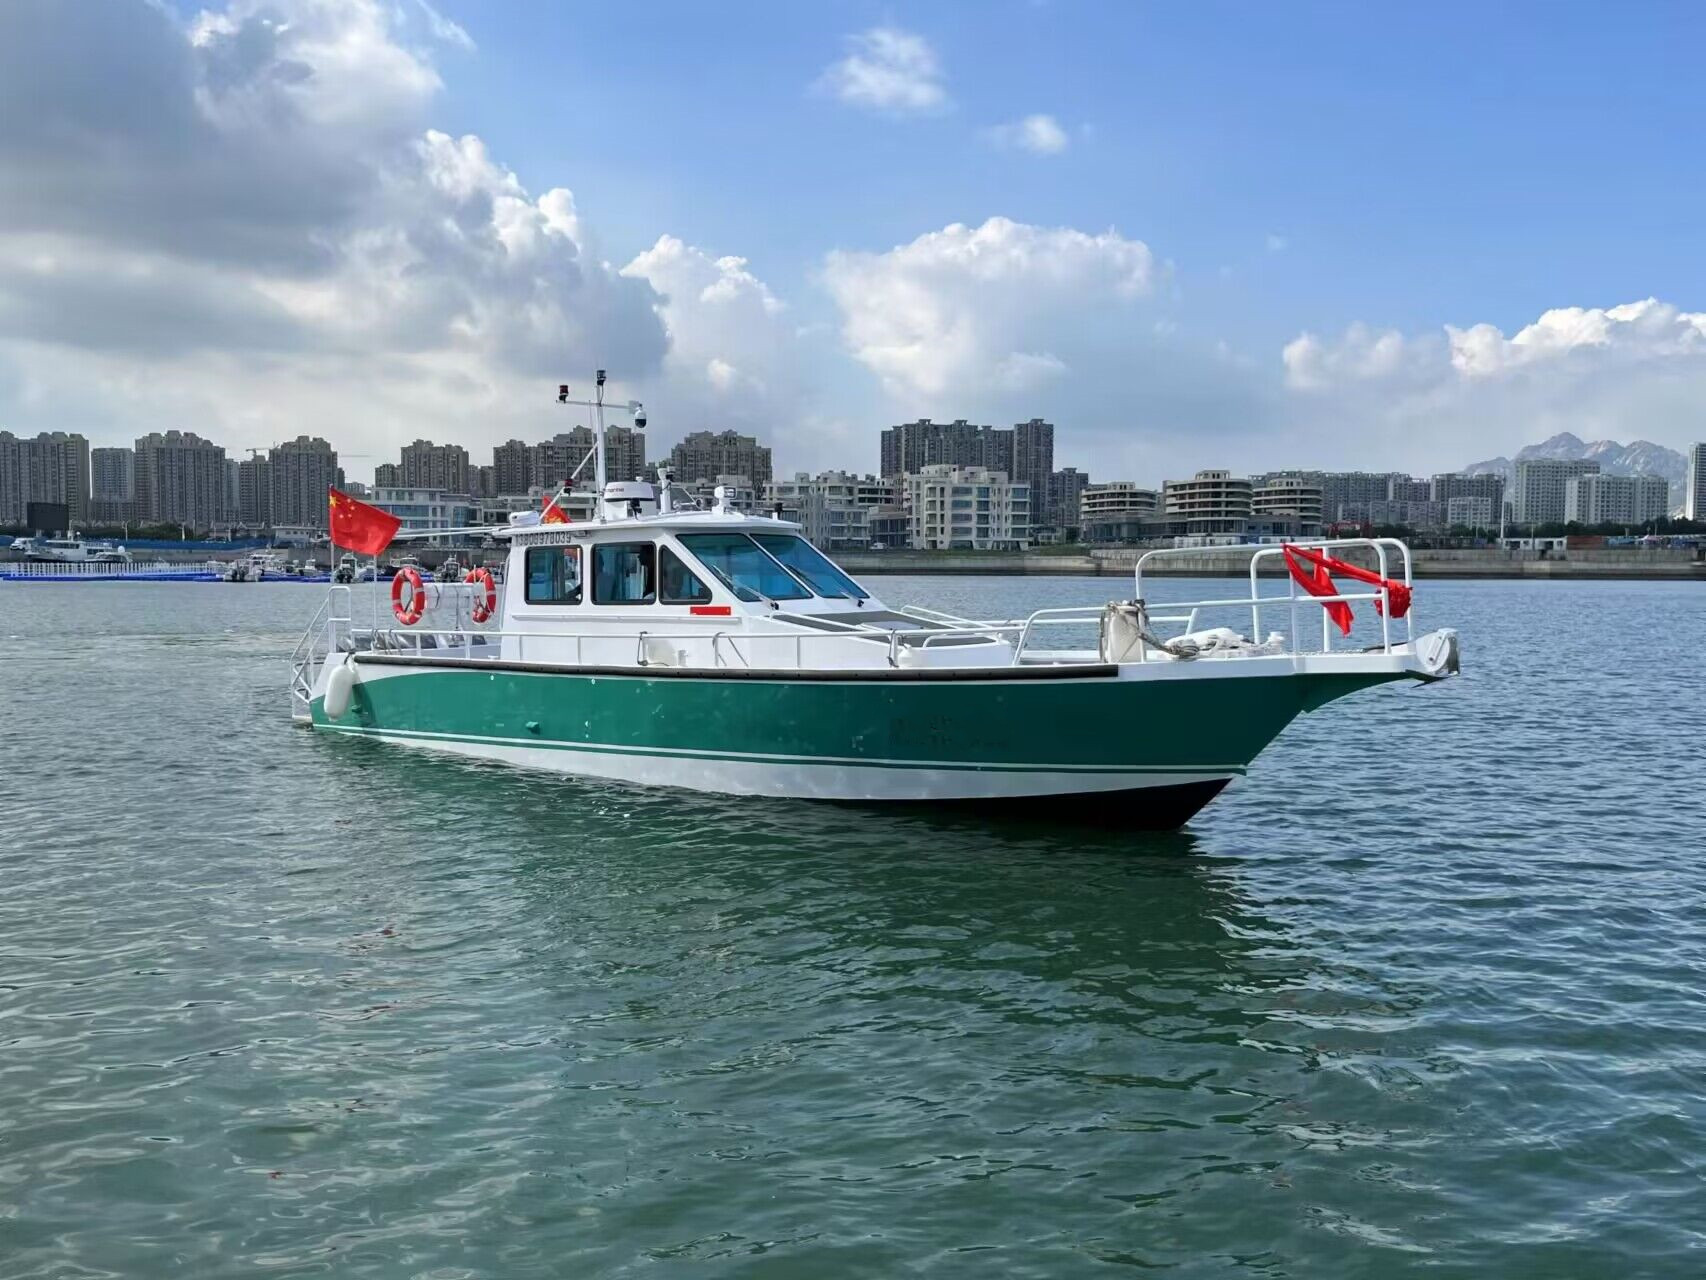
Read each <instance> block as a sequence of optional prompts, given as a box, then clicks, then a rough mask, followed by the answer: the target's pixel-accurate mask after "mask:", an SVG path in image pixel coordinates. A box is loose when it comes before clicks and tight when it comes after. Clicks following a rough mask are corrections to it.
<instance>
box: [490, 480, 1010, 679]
mask: <svg viewBox="0 0 1706 1280" xmlns="http://www.w3.org/2000/svg"><path fill="white" fill-rule="evenodd" d="M602 507H603V510H602V513H601V514H602V517H603V518H602V519H599V520H596V521H592V522H588V523H584V524H571V523H558V524H538V523H529V524H517V525H514V526H512V527H510V528H508V529H505V530H503V531H501V532H500V533H499V535H498V536H499V537H500V538H507V539H508V541H509V543H510V552H509V557H508V563H507V566H506V571H505V574H504V582H505V587H504V599H503V603H502V607H501V618H502V621H501V625H500V627H499V635H500V645H499V647H500V656H501V657H503V658H504V659H506V660H509V661H522V662H527V661H534V662H541V663H553V664H555V663H568V664H572V665H576V666H635V665H639V666H660V667H708V668H716V667H750V668H753V669H777V668H781V669H798V668H813V667H824V668H845V667H848V666H853V667H886V666H891V665H902V666H914V665H926V664H930V665H934V663H933V662H932V659H934V658H935V657H937V656H938V654H939V655H940V657H941V658H942V659H944V660H946V659H947V658H948V657H949V652H948V651H949V649H950V648H952V649H953V651H954V652H953V654H952V658H953V662H952V665H956V666H965V665H977V666H981V665H986V664H987V665H1006V664H1008V663H1010V662H1011V661H1012V647H1011V645H1010V644H1008V643H1007V642H1006V641H1004V640H1001V639H999V638H994V637H989V636H976V637H966V636H963V635H947V634H943V635H940V636H937V637H935V638H934V643H930V644H926V643H924V642H923V641H922V640H921V638H920V635H919V633H920V632H921V631H930V630H936V631H947V630H949V629H948V628H944V627H940V626H933V624H930V623H928V622H925V621H923V620H921V619H920V618H918V617H916V616H907V615H905V614H901V613H897V612H895V611H892V610H890V609H888V608H886V607H885V606H884V605H883V603H882V602H881V601H880V600H878V599H876V597H874V596H873V595H872V594H871V592H869V591H868V590H866V589H865V588H864V587H863V586H861V585H860V584H859V583H858V582H857V581H855V580H854V579H853V578H852V577H850V576H849V575H848V574H846V573H845V572H843V571H842V570H841V569H840V568H839V567H838V566H836V565H835V564H834V562H832V561H831V560H830V559H829V558H828V557H827V556H825V555H824V554H823V553H822V552H820V551H818V550H817V548H815V547H814V546H812V544H811V543H810V542H808V541H806V539H805V538H804V537H803V536H802V535H801V533H800V526H799V525H798V524H795V523H793V522H791V521H787V520H782V519H780V518H775V517H769V516H755V515H750V514H747V513H744V512H741V511H738V510H736V509H734V508H733V507H732V506H731V505H730V504H729V503H728V502H727V500H726V497H722V496H720V497H719V500H718V501H717V503H716V505H715V506H714V507H712V508H711V509H710V510H696V509H680V508H676V507H675V506H674V505H673V504H672V502H671V501H670V493H669V489H668V487H667V486H666V487H665V488H664V489H663V491H662V492H661V493H660V492H659V491H658V490H657V489H656V488H654V486H652V485H650V484H646V483H643V482H638V481H618V482H613V483H611V484H609V485H607V486H606V489H605V494H604V501H603V504H602ZM901 632H904V633H906V635H905V637H904V638H902V639H900V640H898V641H897V639H896V636H897V633H901ZM927 650H936V651H937V652H935V653H931V652H927ZM944 664H945V663H944Z"/></svg>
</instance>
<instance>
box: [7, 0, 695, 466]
mask: <svg viewBox="0 0 1706 1280" xmlns="http://www.w3.org/2000/svg"><path fill="white" fill-rule="evenodd" d="M422 12H429V11H428V10H426V9H425V7H424V6H423V8H422ZM102 13H103V16H102V19H101V20H100V21H89V20H86V19H85V18H84V17H83V16H81V14H82V11H81V10H80V9H78V8H77V7H76V6H65V5H60V4H56V3H53V2H52V0H15V3H12V4H9V5H6V6H4V7H0V119H3V120H5V121H6V125H5V126H4V127H3V128H0V365H5V366H9V367H14V368H24V369H28V370H29V371H30V373H29V385H30V387H31V398H30V401H29V403H28V405H27V406H25V410H26V413H27V415H28V417H27V419H22V420H21V419H20V418H19V417H18V416H16V415H13V414H10V413H9V414H8V416H9V417H11V418H12V419H13V421H15V422H19V425H24V421H33V422H34V423H35V424H38V425H41V426H49V427H51V426H62V425H65V424H66V423H67V422H69V421H71V416H70V410H69V408H68V407H69V406H76V415H77V416H76V425H79V426H81V427H83V428H84V429H85V430H88V431H90V432H91V433H92V434H95V435H100V434H101V426H102V424H103V422H106V423H110V424H111V428H110V430H111V435H114V436H118V437H119V438H124V437H127V436H129V435H134V434H137V433H139V432H141V431H144V430H148V429H151V428H152V427H155V426H160V425H167V426H184V425H189V426H194V427H196V428H198V429H200V430H203V431H205V432H206V433H208V434H210V435H212V436H214V437H215V438H216V439H227V440H229V442H230V443H231V444H233V445H236V444H238V443H239V441H237V440H230V439H229V435H228V431H229V430H230V429H231V424H234V423H241V424H244V430H245V432H253V436H251V437H250V438H248V439H246V440H244V441H242V443H265V442H266V441H267V440H268V439H270V438H277V437H280V436H286V435H294V434H297V433H298V432H299V431H300V430H302V429H304V428H306V427H313V428H314V429H317V430H324V431H326V432H328V433H329V434H331V435H333V436H335V437H336V438H337V440H338V442H339V443H340V444H342V445H343V447H344V448H345V449H347V450H350V451H352V452H353V451H355V450H357V449H361V450H364V451H370V452H378V453H383V452H387V451H388V450H389V449H390V448H391V447H394V445H395V443H397V442H399V441H401V440H408V439H411V438H413V437H414V436H415V435H417V434H421V433H423V431H427V432H430V431H434V430H436V431H438V432H439V433H441V434H445V435H453V436H455V437H457V438H461V439H465V440H466V441H467V443H469V444H473V445H478V444H479V443H480V440H478V439H473V438H469V437H470V435H471V434H474V433H477V432H481V431H486V430H487V429H488V426H489V431H490V433H491V434H497V433H498V432H500V431H503V430H505V429H506V428H505V426H504V425H502V423H501V420H502V419H503V418H504V417H506V416H511V417H513V416H516V415H521V416H526V415H527V414H529V413H531V412H532V410H531V407H530V403H529V402H530V401H531V399H532V398H533V396H535V395H536V394H538V387H539V385H541V383H542V382H543V381H548V380H555V379H556V378H557V377H561V376H572V375H573V373H575V372H576V371H578V370H580V369H582V368H590V367H592V366H593V365H594V364H595V363H607V364H608V365H609V366H610V367H611V368H612V369H613V370H619V371H621V372H622V374H623V375H624V376H626V377H629V378H637V379H644V378H645V377H647V376H651V375H656V374H658V373H659V372H660V370H661V368H662V364H663V360H664V358H665V353H666V351H667V348H668V343H669V338H668V334H667V332H666V329H665V326H664V323H663V321H662V320H661V318H660V316H659V315H658V313H657V311H656V309H655V308H656V304H657V301H658V299H657V295H656V293H655V292H654V291H653V289H652V288H651V287H650V286H649V285H648V284H647V283H646V282H645V281H644V280H643V279H638V278H633V277H627V276H623V275H621V274H620V273H619V272H618V271H617V270H616V268H615V267H613V266H611V265H610V264H608V263H606V262H605V261H603V259H602V257H601V255H600V253H599V251H598V247H597V244H596V240H595V238H594V237H593V235H592V234H591V232H590V231H589V229H588V228H587V227H586V225H585V223H584V220H583V219H582V218H581V217H580V215H579V214H578V213H577V211H576V207H575V200H574V197H573V195H572V194H571V193H570V192H569V191H568V190H567V189H564V188H555V189H552V190H548V191H546V192H544V193H543V194H540V195H538V196H537V197H535V196H534V195H532V194H530V193H529V192H528V190H527V189H526V188H525V186H524V185H523V183H522V182H521V180H520V179H519V178H518V176H517V175H516V174H514V173H513V172H511V171H510V170H509V169H508V168H506V167H505V166H504V165H502V164H501V163H500V162H499V161H497V160H496V159H495V158H493V157H492V156H491V155H490V154H489V153H488V150H487V148H486V146H485V144H484V143H483V142H482V141H481V140H480V139H479V138H478V137H474V136H464V137H460V138H455V137H451V136H449V135H448V134H446V133H443V132H441V131H439V130H436V129H434V128H432V127H431V113H432V110H433V107H434V104H435V102H436V100H437V97H438V94H439V92H440V90H441V88H442V85H441V81H440V79H439V76H438V73H437V71H436V69H435V68H434V67H433V66H432V64H431V63H430V61H428V55H427V54H426V53H425V52H423V51H421V50H419V49H413V48H409V47H405V45H404V44H402V43H401V42H400V40H399V35H398V30H397V24H398V23H400V22H402V21H404V19H405V11H404V10H402V9H399V8H396V7H393V6H391V5H389V4H383V3H379V2H378V0H340V3H337V4H327V3H321V2H319V0H264V2H263V0H233V2H232V3H230V4H229V5H227V6H226V7H224V8H221V9H218V10H211V11H207V12H204V13H201V14H199V15H198V16H197V17H195V18H194V19H193V20H191V21H189V22H188V23H187V24H180V23H179V22H178V21H176V20H175V19H174V18H173V17H172V15H171V14H170V12H169V11H168V10H166V9H165V8H164V7H161V6H156V5H154V4H151V3H148V2H147V0H118V2H117V3H113V4H111V5H108V6H107V7H106V8H105V9H104V10H103V11H102ZM435 35H436V36H437V38H438V39H440V40H441V41H445V40H448V41H450V42H451V43H455V44H460V43H461V42H460V41H458V40H457V38H456V36H455V35H454V33H453V32H452V31H451V30H450V28H449V27H446V26H442V25H440V26H438V27H437V28H436V29H435ZM55 371H63V373H62V375H61V376H60V378H59V379H57V380H56V376H55ZM72 380H74V381H75V385H68V383H69V382H70V381H72ZM340 404H341V406H342V407H341V408H333V407H332V406H335V405H340ZM434 422H437V423H438V424H439V425H438V426H437V427H436V428H435V427H434V426H433V423H434ZM475 423H477V424H479V426H478V427H477V428H476V429H475V432H474V433H471V431H470V424H475ZM109 438H110V437H109ZM498 438H500V439H501V438H502V437H501V435H499V436H498Z"/></svg>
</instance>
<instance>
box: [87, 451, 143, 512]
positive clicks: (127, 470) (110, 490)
mask: <svg viewBox="0 0 1706 1280" xmlns="http://www.w3.org/2000/svg"><path fill="white" fill-rule="evenodd" d="M89 496H90V497H91V498H93V499H94V500H95V501H97V502H129V501H130V500H131V499H132V498H134V497H136V453H135V451H134V450H131V449H91V450H89Z"/></svg>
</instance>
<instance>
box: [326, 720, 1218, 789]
mask: <svg viewBox="0 0 1706 1280" xmlns="http://www.w3.org/2000/svg"><path fill="white" fill-rule="evenodd" d="M314 727H315V728H316V729H317V730H319V731H320V732H322V733H351V734H360V735H364V736H368V737H375V738H397V739H401V740H412V741H419V742H422V743H427V744H434V743H443V744H444V745H446V746H449V745H452V744H455V743H468V744H469V745H479V746H493V747H514V748H521V749H524V750H528V751H572V752H577V753H585V754H587V755H616V756H673V757H679V758H682V759H687V760H720V761H728V762H730V763H742V764H778V765H830V766H835V767H837V768H847V767H853V768H861V769H911V770H917V769H944V770H954V771H960V772H970V773H1074V774H1114V775H1140V774H1186V775H1190V776H1191V777H1193V778H1205V777H1216V778H1225V777H1230V776H1233V775H1241V774H1243V773H1244V771H1245V768H1246V766H1244V765H1239V764H1209V765H1201V764H1196V765H1177V764H1142V765H1073V764H1044V763H1037V764H1011V763H1005V762H1003V763H995V762H986V761H939V760H880V759H868V758H866V757H863V756H791V755H766V754H762V753H755V752H745V751H701V750H695V749H692V748H686V747H624V746H617V745H614V744H611V743H602V742H554V741H545V740H533V739H528V738H500V737H489V736H485V735H481V734H466V733H434V732H430V731H428V730H424V729H381V728H373V727H369V726H366V725H331V724H317V725H315V726H314Z"/></svg>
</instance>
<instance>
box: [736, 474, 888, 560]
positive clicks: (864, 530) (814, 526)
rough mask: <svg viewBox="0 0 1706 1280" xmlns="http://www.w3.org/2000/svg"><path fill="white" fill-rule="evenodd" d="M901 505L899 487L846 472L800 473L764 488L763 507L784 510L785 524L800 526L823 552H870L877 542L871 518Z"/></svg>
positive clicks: (774, 481)
mask: <svg viewBox="0 0 1706 1280" xmlns="http://www.w3.org/2000/svg"><path fill="white" fill-rule="evenodd" d="M900 503H901V488H900V485H899V483H898V482H897V481H894V480H885V479H883V478H881V477H879V476H855V475H849V474H848V473H847V472H845V471H824V472H820V473H819V474H817V475H815V476H814V475H808V474H807V473H806V472H804V471H801V472H797V473H796V474H795V475H794V477H793V479H791V480H772V481H771V482H770V483H769V484H768V485H766V486H765V487H764V505H765V506H766V507H776V506H780V507H781V508H782V516H783V518H784V519H786V520H796V521H798V522H799V524H800V531H801V532H802V533H803V534H805V536H806V539H807V541H809V542H811V543H813V544H814V545H815V546H817V547H819V548H820V549H822V550H824V551H847V550H860V549H863V548H865V547H868V546H869V545H870V544H871V542H872V541H873V534H872V533H871V513H872V512H873V511H877V510H879V509H883V508H893V507H897V506H899V505H900Z"/></svg>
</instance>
